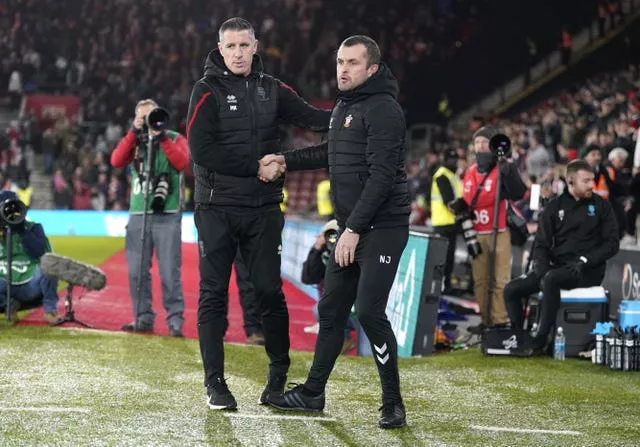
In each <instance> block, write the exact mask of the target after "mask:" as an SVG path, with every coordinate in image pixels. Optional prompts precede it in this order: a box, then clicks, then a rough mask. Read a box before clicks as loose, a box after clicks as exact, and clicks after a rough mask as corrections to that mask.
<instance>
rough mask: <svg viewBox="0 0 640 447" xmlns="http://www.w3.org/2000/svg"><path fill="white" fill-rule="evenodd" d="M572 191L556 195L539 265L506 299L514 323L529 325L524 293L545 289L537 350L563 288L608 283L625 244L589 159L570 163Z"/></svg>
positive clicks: (545, 221)
mask: <svg viewBox="0 0 640 447" xmlns="http://www.w3.org/2000/svg"><path fill="white" fill-rule="evenodd" d="M567 183H568V191H566V192H564V193H563V194H562V195H561V196H559V197H556V198H555V199H553V200H551V201H550V202H549V203H548V204H547V205H546V207H545V209H544V211H543V213H542V216H541V217H540V221H539V224H538V231H537V233H536V237H535V242H534V248H533V271H531V272H530V273H529V274H527V275H526V276H523V277H520V278H516V279H514V280H512V281H511V282H509V283H508V284H507V286H506V287H505V289H504V299H505V304H506V307H507V312H508V313H509V318H510V320H511V323H512V325H514V327H516V328H521V327H522V325H523V316H522V313H523V309H522V299H523V298H525V297H527V296H529V295H531V294H533V293H536V292H538V291H540V290H542V292H543V294H544V299H543V300H542V303H541V306H542V308H541V316H540V325H539V327H538V333H537V335H536V336H535V338H534V339H533V341H532V349H533V353H542V352H544V351H545V350H546V347H547V345H548V343H549V335H550V332H551V329H552V328H553V326H554V325H555V321H556V314H557V313H558V308H559V307H560V290H562V289H565V290H568V289H575V288H578V287H592V286H597V285H600V284H601V283H602V280H603V278H604V273H605V268H606V262H607V259H609V258H611V257H613V256H614V255H615V254H616V253H617V252H618V249H619V242H618V222H617V220H616V216H615V213H614V212H613V209H612V207H611V204H610V203H609V201H608V200H605V199H603V198H602V197H600V196H599V195H597V194H594V193H593V189H594V173H593V169H592V168H591V166H589V164H588V163H587V162H586V161H584V160H574V161H572V162H571V163H569V165H568V166H567Z"/></svg>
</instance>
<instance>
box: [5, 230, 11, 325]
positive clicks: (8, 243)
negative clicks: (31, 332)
mask: <svg viewBox="0 0 640 447" xmlns="http://www.w3.org/2000/svg"><path fill="white" fill-rule="evenodd" d="M4 237H5V240H6V247H7V295H6V297H7V304H6V306H5V316H6V318H7V323H11V273H12V270H11V269H12V264H13V241H12V238H13V232H12V231H11V226H9V225H5V226H4Z"/></svg>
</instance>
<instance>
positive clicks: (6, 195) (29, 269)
mask: <svg viewBox="0 0 640 447" xmlns="http://www.w3.org/2000/svg"><path fill="white" fill-rule="evenodd" d="M7 201H12V202H13V203H11V204H10V203H7ZM0 207H2V209H3V210H5V211H4V212H3V213H2V214H3V216H4V217H6V218H8V220H9V221H11V222H16V223H10V224H8V223H7V222H6V221H5V222H2V226H1V227H0V233H1V236H2V246H1V247H0V309H2V311H5V310H6V303H7V267H8V266H7V263H8V259H7V250H6V247H7V241H6V233H5V229H6V225H10V226H11V230H12V233H11V244H12V247H13V256H12V259H11V299H12V301H11V311H12V313H14V312H17V311H18V310H19V309H20V308H22V309H32V308H34V307H38V306H43V307H44V321H45V322H47V323H55V322H56V321H57V320H58V293H57V288H58V280H56V279H53V278H49V277H48V276H46V275H45V274H44V273H42V270H40V267H39V265H38V264H39V263H40V257H41V256H42V255H43V254H45V253H47V252H50V251H51V244H50V243H49V239H47V236H46V235H45V233H44V229H43V228H42V225H40V224H39V223H36V222H31V221H29V220H26V219H24V215H22V214H23V213H26V209H27V208H26V205H24V203H22V202H20V201H19V200H18V197H17V196H16V194H15V193H14V192H12V191H0ZM7 212H9V214H7ZM5 214H6V216H5ZM21 215H22V218H20V216H21ZM16 218H17V219H16ZM2 220H5V219H2ZM12 319H15V318H13V317H12Z"/></svg>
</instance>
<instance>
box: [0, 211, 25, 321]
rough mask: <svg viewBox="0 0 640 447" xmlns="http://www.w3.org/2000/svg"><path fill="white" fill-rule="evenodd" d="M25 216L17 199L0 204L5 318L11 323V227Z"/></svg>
mask: <svg viewBox="0 0 640 447" xmlns="http://www.w3.org/2000/svg"><path fill="white" fill-rule="evenodd" d="M26 214H27V207H26V205H25V204H24V203H22V202H21V201H20V200H17V199H7V200H5V201H4V202H2V203H1V204H0V221H2V224H3V225H4V241H5V250H6V252H7V266H6V268H7V271H6V275H7V291H6V300H7V302H6V305H5V317H6V319H7V322H8V323H11V304H12V303H11V282H12V273H13V229H12V228H11V225H17V224H21V223H22V222H24V220H25V218H26Z"/></svg>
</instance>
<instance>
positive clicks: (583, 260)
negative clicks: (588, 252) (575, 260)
mask: <svg viewBox="0 0 640 447" xmlns="http://www.w3.org/2000/svg"><path fill="white" fill-rule="evenodd" d="M580 262H584V263H585V264H586V263H587V258H585V257H584V256H580Z"/></svg>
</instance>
